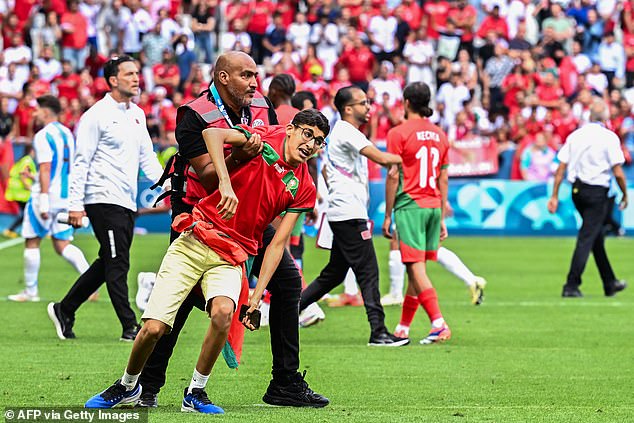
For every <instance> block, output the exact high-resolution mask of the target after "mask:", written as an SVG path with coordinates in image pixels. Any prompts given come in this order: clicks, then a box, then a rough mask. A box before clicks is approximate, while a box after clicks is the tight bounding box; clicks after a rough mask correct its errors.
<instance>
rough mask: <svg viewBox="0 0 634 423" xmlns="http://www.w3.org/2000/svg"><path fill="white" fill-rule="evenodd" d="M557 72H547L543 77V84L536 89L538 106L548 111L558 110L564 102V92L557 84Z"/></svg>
mask: <svg viewBox="0 0 634 423" xmlns="http://www.w3.org/2000/svg"><path fill="white" fill-rule="evenodd" d="M556 72H557V71H556V70H555V69H549V70H547V71H546V72H545V73H544V75H543V76H542V79H541V83H540V84H539V85H538V86H537V88H535V94H537V99H538V104H539V105H540V106H542V107H546V108H548V109H554V108H558V107H559V106H560V105H561V102H562V101H564V90H562V89H561V87H560V86H559V82H557V79H556V77H555V74H556Z"/></svg>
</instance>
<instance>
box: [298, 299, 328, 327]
mask: <svg viewBox="0 0 634 423" xmlns="http://www.w3.org/2000/svg"><path fill="white" fill-rule="evenodd" d="M325 318H326V313H324V311H323V310H322V309H321V307H319V305H318V304H317V303H312V304H310V305H309V306H308V307H306V308H305V309H304V311H302V312H301V313H299V326H300V327H303V328H307V327H308V326H312V325H314V324H317V323H319V322H320V321H322V320H324V319H325Z"/></svg>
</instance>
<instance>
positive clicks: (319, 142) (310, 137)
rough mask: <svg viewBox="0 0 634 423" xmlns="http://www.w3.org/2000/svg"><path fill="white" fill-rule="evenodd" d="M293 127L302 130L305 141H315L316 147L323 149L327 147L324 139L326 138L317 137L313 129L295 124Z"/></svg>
mask: <svg viewBox="0 0 634 423" xmlns="http://www.w3.org/2000/svg"><path fill="white" fill-rule="evenodd" d="M293 126H294V127H296V128H299V129H301V130H302V138H303V139H304V141H306V142H311V141H315V145H316V146H317V147H319V148H323V147H325V146H326V140H325V139H324V137H316V136H315V134H314V133H313V130H312V129H310V128H304V127H303V126H299V125H295V124H293Z"/></svg>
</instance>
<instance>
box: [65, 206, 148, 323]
mask: <svg viewBox="0 0 634 423" xmlns="http://www.w3.org/2000/svg"><path fill="white" fill-rule="evenodd" d="M85 209H86V214H87V215H88V218H89V219H90V222H91V224H92V229H93V231H94V232H95V236H96V237H97V241H99V257H98V258H97V259H96V260H95V261H94V262H93V263H92V264H91V265H90V267H89V268H88V270H86V272H84V273H83V274H82V275H80V276H79V279H77V281H76V282H75V284H74V285H73V286H72V287H71V288H70V290H69V291H68V293H67V294H66V296H65V297H64V299H63V300H62V301H61V308H62V311H63V312H64V314H66V315H68V316H69V317H74V316H75V312H76V311H77V309H78V308H79V307H80V306H81V305H82V304H83V303H84V302H85V301H86V300H87V299H88V297H89V296H90V295H91V294H92V293H93V292H95V291H96V290H97V289H99V287H100V286H101V285H102V284H103V283H104V282H105V283H106V287H107V288H108V295H109V296H110V300H111V301H112V306H113V307H114V310H115V312H116V313H117V317H118V318H119V321H120V322H121V327H122V328H123V330H126V329H129V328H131V327H133V326H134V325H136V324H137V320H136V316H135V315H134V311H132V308H130V302H129V300H128V270H129V269H130V246H131V245H132V235H133V232H134V212H133V211H132V210H129V209H126V208H125V207H121V206H118V205H115V204H88V205H86V207H85Z"/></svg>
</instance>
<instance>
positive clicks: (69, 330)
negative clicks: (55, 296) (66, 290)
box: [46, 303, 75, 339]
mask: <svg viewBox="0 0 634 423" xmlns="http://www.w3.org/2000/svg"><path fill="white" fill-rule="evenodd" d="M46 310H47V311H48V317H50V318H51V320H52V321H53V324H54V325H55V331H56V332H57V337H58V338H59V339H75V333H74V332H73V323H74V319H72V318H70V317H68V316H66V315H65V314H64V313H63V312H62V308H61V304H60V303H49V304H48V306H47V307H46Z"/></svg>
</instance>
